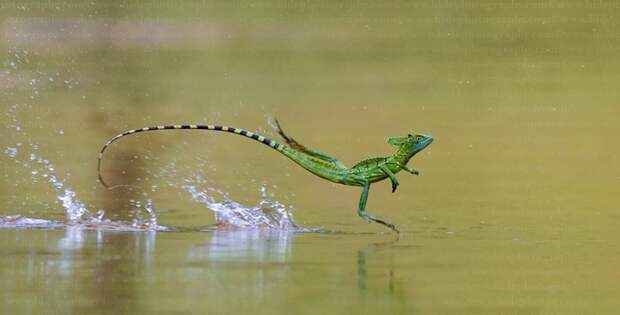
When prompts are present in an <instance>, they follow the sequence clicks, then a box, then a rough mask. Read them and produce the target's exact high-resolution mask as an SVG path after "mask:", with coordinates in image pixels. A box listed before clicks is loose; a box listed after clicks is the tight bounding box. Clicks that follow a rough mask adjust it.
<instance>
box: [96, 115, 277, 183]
mask: <svg viewBox="0 0 620 315" xmlns="http://www.w3.org/2000/svg"><path fill="white" fill-rule="evenodd" d="M176 129H202V130H214V131H225V132H230V133H235V134H238V135H242V136H246V137H248V138H250V139H253V140H256V141H258V142H260V143H262V144H264V145H268V146H270V147H272V148H273V149H275V150H278V151H282V150H284V148H285V147H286V146H285V145H283V144H279V143H277V142H276V141H274V140H271V139H269V138H267V137H263V136H261V135H258V134H255V133H253V132H251V131H247V130H243V129H239V128H232V127H227V126H215V125H166V126H157V127H144V128H141V129H133V130H128V131H125V132H123V133H121V134H119V135H117V136H115V137H114V138H112V139H110V140H109V141H108V142H107V143H106V144H105V145H104V146H103V147H102V148H101V151H100V152H99V159H98V160H97V174H98V176H99V182H101V184H102V185H103V186H105V187H106V188H109V189H110V188H113V187H116V186H113V187H110V186H109V185H108V184H107V183H106V182H105V181H104V180H103V178H102V177H101V160H102V159H103V152H105V150H106V149H107V148H108V146H110V144H112V142H114V141H116V140H118V139H120V138H122V137H124V136H128V135H131V134H134V133H138V132H144V131H157V130H176Z"/></svg>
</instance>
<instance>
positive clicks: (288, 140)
mask: <svg viewBox="0 0 620 315" xmlns="http://www.w3.org/2000/svg"><path fill="white" fill-rule="evenodd" d="M275 121H276V125H277V127H278V130H277V131H278V134H279V135H280V136H281V137H282V139H284V141H286V144H288V145H289V146H290V147H291V149H294V150H297V151H299V152H302V153H304V154H307V155H309V156H312V157H315V158H317V159H320V160H323V161H327V162H330V163H332V165H334V166H335V167H337V168H340V169H346V168H347V167H346V165H344V163H342V162H341V161H339V160H338V159H336V158H334V157H331V156H329V155H327V154H325V153H322V152H319V151H316V150H313V149H310V148H308V147H306V146H304V145H303V144H301V143H299V142H297V141H296V140H295V139H293V138H292V137H290V136H288V135H287V134H286V133H284V130H282V127H281V126H280V122H279V121H278V120H277V119H276V120H275Z"/></svg>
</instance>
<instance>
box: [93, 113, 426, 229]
mask: <svg viewBox="0 0 620 315" xmlns="http://www.w3.org/2000/svg"><path fill="white" fill-rule="evenodd" d="M276 123H277V125H278V133H279V134H280V136H282V138H284V140H285V141H286V145H285V144H281V143H278V142H276V141H274V140H272V139H269V138H267V137H263V136H261V135H258V134H256V133H253V132H250V131H247V130H243V129H239V128H232V127H227V126H216V125H166V126H157V127H145V128H140V129H133V130H128V131H125V132H123V133H121V134H119V135H117V136H115V137H113V138H112V139H110V140H109V141H108V142H107V143H106V144H105V145H104V146H103V147H102V148H101V151H100V153H99V159H98V163H97V172H98V175H99V181H100V182H101V184H103V186H105V187H107V188H109V189H112V188H114V187H118V186H109V185H108V184H107V183H106V182H105V181H104V180H103V178H102V177H101V161H102V158H103V153H104V152H105V150H106V149H107V148H108V146H109V145H110V144H112V142H114V141H116V140H118V139H120V138H121V137H124V136H128V135H131V134H134V133H139V132H145V131H157V130H178V129H200V130H211V131H222V132H229V133H235V134H238V135H242V136H245V137H248V138H250V139H253V140H256V141H258V142H261V143H263V144H265V145H267V146H269V147H271V148H273V149H275V150H276V151H278V152H280V153H282V154H283V155H284V156H286V157H288V158H289V159H291V160H293V161H294V162H295V163H297V164H299V165H300V166H301V167H303V168H304V169H306V170H308V171H309V172H311V173H312V174H315V175H317V176H319V177H321V178H324V179H326V180H329V181H331V182H334V183H339V184H343V185H349V186H358V187H362V195H361V197H360V201H359V206H358V208H357V214H358V215H359V216H360V217H362V218H363V219H365V220H366V221H368V222H376V223H380V224H383V225H385V226H387V227H388V228H390V229H392V230H393V231H395V232H396V233H398V230H397V229H396V227H395V226H394V224H391V223H389V222H386V221H384V220H383V219H381V218H379V217H375V216H372V215H370V214H368V213H367V212H366V202H367V201H368V192H369V190H370V185H371V184H373V183H376V182H378V181H382V180H384V179H386V178H389V179H390V181H391V182H392V192H395V191H396V188H397V187H398V185H399V184H398V180H397V179H396V175H395V174H397V173H398V172H400V171H403V170H404V171H406V172H409V173H411V174H413V175H418V174H419V173H418V171H417V170H416V169H414V168H410V167H407V163H408V162H409V160H410V159H411V158H412V157H413V156H414V155H416V154H417V153H418V152H420V151H422V150H423V149H424V148H426V147H427V146H428V145H429V144H431V142H433V137H431V136H428V135H425V134H421V133H418V134H416V135H407V136H406V137H390V138H388V139H387V142H388V143H389V144H391V145H393V146H395V147H396V148H397V151H396V153H395V154H394V155H391V156H388V157H381V158H373V159H368V160H364V161H361V162H359V163H357V164H356V165H355V166H353V167H351V168H348V167H346V166H345V165H344V164H343V163H342V162H340V161H338V160H337V159H335V158H333V157H331V156H329V155H327V154H325V153H321V152H319V151H315V150H313V149H310V148H308V147H305V146H303V145H301V144H299V143H298V142H297V141H295V140H294V139H293V138H291V137H289V136H287V135H286V134H285V133H284V131H282V128H281V127H280V124H279V123H278V121H277V120H276Z"/></svg>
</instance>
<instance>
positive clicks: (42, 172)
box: [0, 143, 168, 231]
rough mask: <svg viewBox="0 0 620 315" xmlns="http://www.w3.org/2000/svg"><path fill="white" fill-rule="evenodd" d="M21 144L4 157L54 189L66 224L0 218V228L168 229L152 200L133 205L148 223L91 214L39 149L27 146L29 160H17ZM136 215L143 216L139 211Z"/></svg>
mask: <svg viewBox="0 0 620 315" xmlns="http://www.w3.org/2000/svg"><path fill="white" fill-rule="evenodd" d="M22 147H23V145H22V144H21V143H18V144H16V145H15V146H12V147H7V148H6V149H5V151H4V152H5V153H6V154H7V155H8V156H9V157H10V158H11V159H12V160H14V161H15V162H16V163H18V164H21V166H22V167H24V168H25V169H27V170H29V171H30V174H31V175H32V181H33V182H34V183H36V182H47V183H48V184H50V186H51V187H52V188H53V189H54V192H55V195H56V198H57V200H58V203H59V204H60V205H61V206H62V207H63V209H64V212H65V216H66V220H65V221H64V222H59V221H52V220H44V219H35V218H27V217H23V216H21V215H16V216H5V217H0V228H61V227H67V226H72V227H82V228H88V229H104V230H118V231H143V230H167V229H168V228H166V227H163V226H160V225H158V224H157V216H156V213H155V211H154V209H153V203H152V200H151V199H148V200H147V202H146V204H145V205H144V206H142V205H141V204H139V203H138V204H136V206H137V207H139V208H141V209H140V210H144V212H146V213H147V214H148V216H149V218H148V219H145V218H143V216H141V215H137V216H135V219H134V221H133V222H131V223H127V222H122V221H112V220H109V219H105V218H104V216H105V211H104V209H98V210H97V211H95V213H94V214H93V212H92V211H91V210H89V208H90V209H92V208H93V207H92V206H90V207H89V206H88V205H86V204H85V203H84V202H82V201H81V200H80V199H79V198H78V196H77V194H76V192H75V191H74V190H73V189H71V188H70V187H68V186H67V185H66V184H65V179H63V178H61V177H59V176H58V175H57V173H56V167H55V166H54V165H53V164H52V163H51V162H50V161H49V160H47V159H45V158H43V157H41V156H39V155H38V154H37V153H36V150H37V149H38V146H36V145H30V150H31V151H30V153H29V154H26V156H28V158H20V156H19V153H20V148H22ZM139 213H142V212H141V211H140V212H139Z"/></svg>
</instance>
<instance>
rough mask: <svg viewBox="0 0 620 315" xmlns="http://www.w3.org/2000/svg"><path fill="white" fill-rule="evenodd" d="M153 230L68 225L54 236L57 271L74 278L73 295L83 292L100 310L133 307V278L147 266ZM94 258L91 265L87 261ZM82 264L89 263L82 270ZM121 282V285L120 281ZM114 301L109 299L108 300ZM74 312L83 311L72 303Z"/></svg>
mask: <svg viewBox="0 0 620 315" xmlns="http://www.w3.org/2000/svg"><path fill="white" fill-rule="evenodd" d="M155 236H156V232H154V231H147V232H139V233H126V232H110V231H105V230H86V229H84V228H81V227H79V226H68V227H67V228H66V230H65V235H64V237H63V238H61V239H60V240H58V242H57V248H58V249H59V250H60V255H59V256H58V259H57V261H55V262H54V265H55V266H56V270H57V274H59V275H61V276H62V277H65V278H67V279H71V281H75V280H76V278H78V279H80V280H78V283H80V284H81V285H80V286H79V287H75V288H72V289H74V290H79V293H78V292H76V295H79V296H83V297H84V298H86V299H87V300H89V301H92V303H93V305H96V306H97V308H98V309H102V310H105V311H102V312H103V313H128V312H129V313H131V312H132V311H134V310H137V305H136V304H135V301H136V299H135V298H136V294H137V292H136V287H135V281H133V279H135V278H139V277H140V275H141V274H142V273H143V272H145V270H148V268H149V266H150V265H151V262H152V255H153V250H154V248H155V240H156V237H155ZM90 261H95V262H96V263H95V264H93V265H89V264H88V262H90ZM84 265H89V268H87V270H84ZM121 284H122V285H121ZM112 300H113V301H114V303H110V301H112ZM74 307H75V310H74V312H75V313H78V314H79V313H81V312H82V311H84V309H83V308H84V307H86V306H80V304H79V303H78V304H76V305H74Z"/></svg>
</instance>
